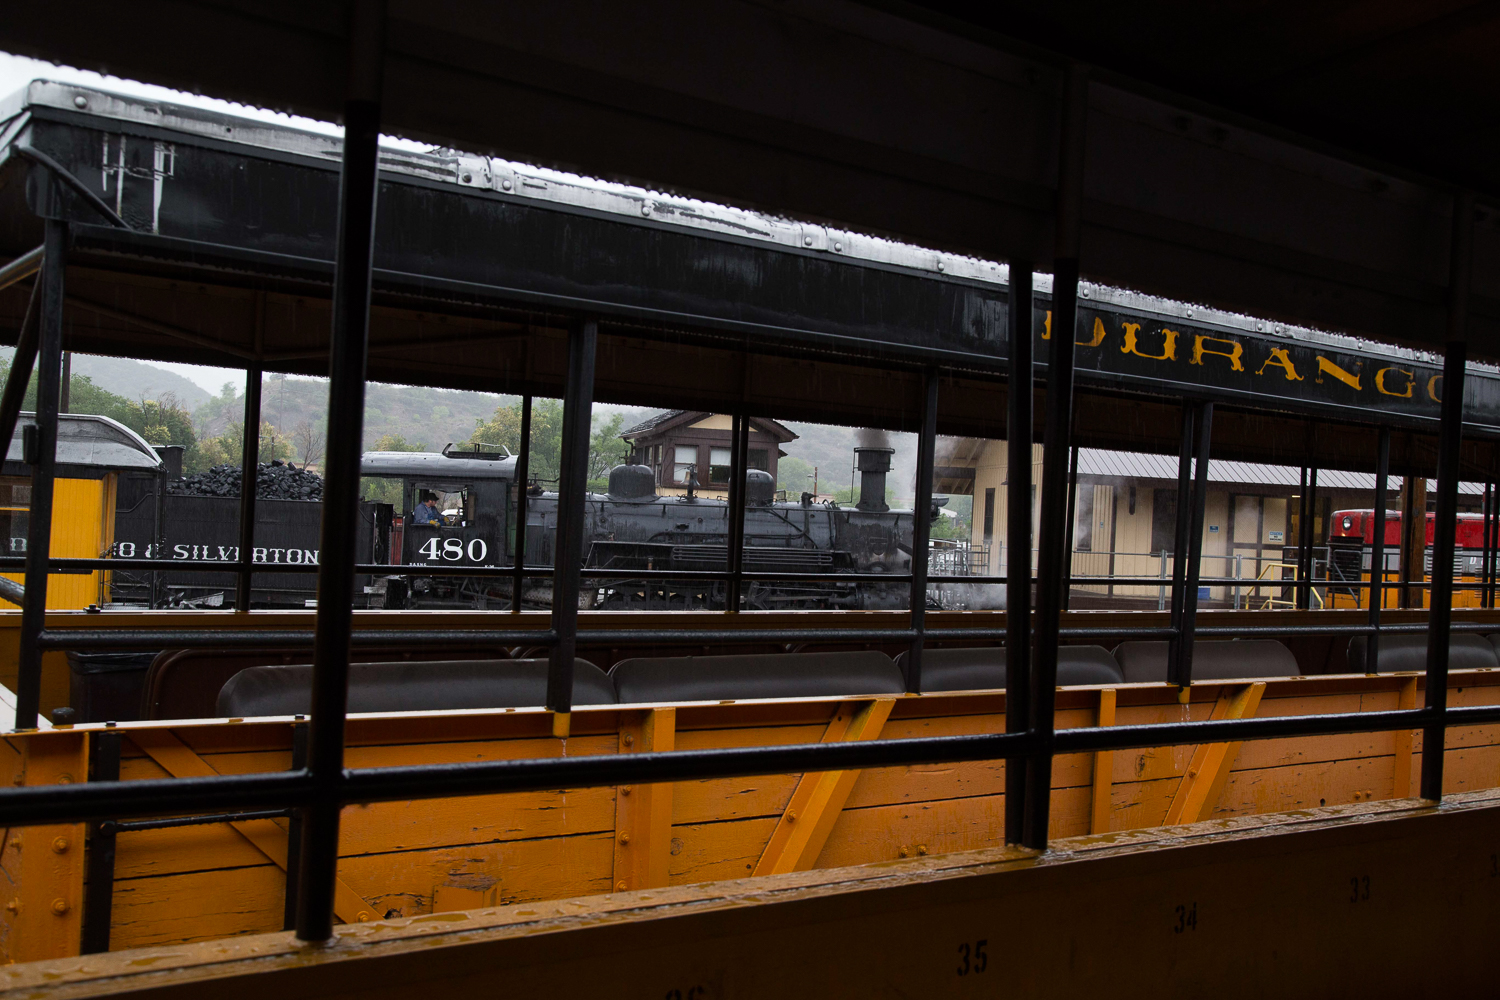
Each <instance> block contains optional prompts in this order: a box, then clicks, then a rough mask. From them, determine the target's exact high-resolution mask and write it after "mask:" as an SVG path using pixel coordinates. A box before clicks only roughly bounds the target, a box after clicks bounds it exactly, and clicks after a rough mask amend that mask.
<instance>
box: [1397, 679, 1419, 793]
mask: <svg viewBox="0 0 1500 1000" xmlns="http://www.w3.org/2000/svg"><path fill="white" fill-rule="evenodd" d="M1396 707H1397V708H1416V707H1417V678H1416V675H1415V674H1413V675H1412V676H1411V677H1408V678H1407V679H1406V680H1405V681H1403V682H1402V683H1401V695H1400V697H1399V698H1398V699H1397V701H1396ZM1413 732H1414V730H1411V729H1398V730H1396V731H1395V733H1393V734H1392V735H1393V736H1395V738H1396V760H1395V765H1396V780H1395V785H1394V788H1393V789H1392V793H1393V795H1394V797H1395V798H1398V799H1409V798H1411V787H1412V786H1411V766H1412V749H1411V748H1412V734H1413Z"/></svg>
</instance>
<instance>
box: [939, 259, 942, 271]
mask: <svg viewBox="0 0 1500 1000" xmlns="http://www.w3.org/2000/svg"><path fill="white" fill-rule="evenodd" d="M942 269H943V262H942V261H938V270H939V271H941V270H942Z"/></svg>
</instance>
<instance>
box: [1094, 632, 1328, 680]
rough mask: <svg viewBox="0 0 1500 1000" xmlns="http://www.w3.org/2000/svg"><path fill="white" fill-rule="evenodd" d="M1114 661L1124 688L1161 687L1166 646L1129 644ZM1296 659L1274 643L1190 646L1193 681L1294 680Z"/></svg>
mask: <svg viewBox="0 0 1500 1000" xmlns="http://www.w3.org/2000/svg"><path fill="white" fill-rule="evenodd" d="M1115 659H1116V660H1117V661H1119V664H1120V669H1121V670H1123V671H1124V672H1125V682H1126V683H1127V684H1148V683H1164V682H1165V681H1166V679H1167V643H1166V642H1165V641H1164V640H1159V639H1154V640H1130V641H1128V642H1122V643H1120V644H1119V645H1118V646H1116V647H1115ZM1301 673H1302V670H1301V669H1300V668H1299V667H1298V666H1297V658H1296V657H1294V656H1293V655H1292V651H1291V650H1289V649H1287V648H1286V647H1285V646H1283V645H1282V644H1281V643H1279V642H1277V641H1276V640H1275V639H1227V640H1213V639H1200V640H1198V641H1196V642H1194V643H1193V680H1195V681H1224V680H1238V679H1240V678H1242V677H1296V676H1298V675H1300V674H1301Z"/></svg>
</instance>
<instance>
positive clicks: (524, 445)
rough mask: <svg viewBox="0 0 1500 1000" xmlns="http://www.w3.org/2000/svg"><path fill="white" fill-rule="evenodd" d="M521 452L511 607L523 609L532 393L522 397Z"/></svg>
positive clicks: (513, 609)
mask: <svg viewBox="0 0 1500 1000" xmlns="http://www.w3.org/2000/svg"><path fill="white" fill-rule="evenodd" d="M519 447H520V449H521V453H520V454H519V455H517V456H516V559H515V562H514V564H512V567H511V568H512V570H513V574H514V575H513V576H512V577H511V587H510V609H511V611H520V610H521V592H522V591H523V590H525V589H526V577H525V575H524V574H525V572H526V490H527V488H528V484H527V478H528V477H529V476H530V475H531V395H530V393H528V394H527V395H525V396H523V397H521V443H520V445H519Z"/></svg>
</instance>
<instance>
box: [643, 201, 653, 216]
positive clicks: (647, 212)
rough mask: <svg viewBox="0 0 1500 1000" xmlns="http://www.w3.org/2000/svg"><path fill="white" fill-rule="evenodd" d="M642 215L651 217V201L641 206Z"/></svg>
mask: <svg viewBox="0 0 1500 1000" xmlns="http://www.w3.org/2000/svg"><path fill="white" fill-rule="evenodd" d="M641 214H642V215H650V214H651V203H650V202H649V201H648V202H643V203H642V204H641Z"/></svg>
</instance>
